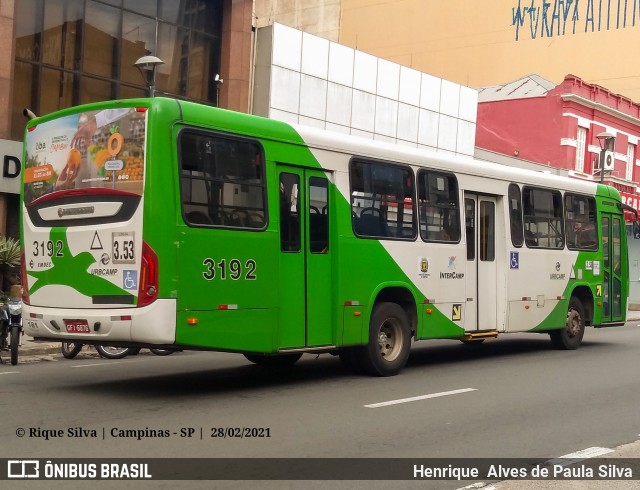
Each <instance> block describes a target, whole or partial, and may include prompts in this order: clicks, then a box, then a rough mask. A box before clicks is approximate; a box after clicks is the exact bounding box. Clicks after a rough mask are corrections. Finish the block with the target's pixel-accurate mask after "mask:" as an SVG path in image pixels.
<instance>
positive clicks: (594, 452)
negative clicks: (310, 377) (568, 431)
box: [547, 447, 613, 466]
mask: <svg viewBox="0 0 640 490" xmlns="http://www.w3.org/2000/svg"><path fill="white" fill-rule="evenodd" d="M612 452H613V449H609V448H607V447H588V448H587V449H582V450H581V451H576V452H575V453H569V454H565V455H564V456H560V457H559V458H555V459H550V460H549V461H547V464H554V465H559V466H567V465H570V464H574V463H577V462H579V461H582V460H584V459H589V458H597V457H598V456H602V455H604V454H609V453H612Z"/></svg>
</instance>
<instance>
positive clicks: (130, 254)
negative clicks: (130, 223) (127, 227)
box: [111, 231, 136, 264]
mask: <svg viewBox="0 0 640 490" xmlns="http://www.w3.org/2000/svg"><path fill="white" fill-rule="evenodd" d="M135 245H136V242H135V234H134V232H133V231H119V232H114V233H113V234H112V241H111V257H112V260H113V263H114V264H133V263H135V261H136V257H135V254H134V252H135V249H136V247H135Z"/></svg>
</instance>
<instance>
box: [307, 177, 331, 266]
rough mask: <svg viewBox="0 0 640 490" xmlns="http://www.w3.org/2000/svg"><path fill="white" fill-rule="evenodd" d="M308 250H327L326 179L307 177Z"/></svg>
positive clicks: (327, 200) (318, 251)
mask: <svg viewBox="0 0 640 490" xmlns="http://www.w3.org/2000/svg"><path fill="white" fill-rule="evenodd" d="M309 250H310V251H311V253H327V252H328V251H329V198H328V186H327V179H324V178H320V177H309Z"/></svg>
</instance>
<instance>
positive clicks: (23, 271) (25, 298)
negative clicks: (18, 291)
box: [20, 249, 31, 305]
mask: <svg viewBox="0 0 640 490" xmlns="http://www.w3.org/2000/svg"><path fill="white" fill-rule="evenodd" d="M20 283H21V284H22V302H23V303H24V304H25V305H30V304H31V303H30V302H29V301H30V300H29V286H28V285H27V263H26V262H25V259H24V249H23V250H22V253H21V254H20Z"/></svg>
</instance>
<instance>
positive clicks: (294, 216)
mask: <svg viewBox="0 0 640 490" xmlns="http://www.w3.org/2000/svg"><path fill="white" fill-rule="evenodd" d="M299 202H300V177H299V176H298V175H296V174H291V173H287V172H282V173H281V174H280V248H281V249H282V251H283V252H299V251H300V207H299Z"/></svg>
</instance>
